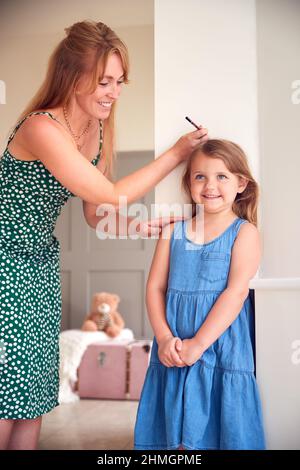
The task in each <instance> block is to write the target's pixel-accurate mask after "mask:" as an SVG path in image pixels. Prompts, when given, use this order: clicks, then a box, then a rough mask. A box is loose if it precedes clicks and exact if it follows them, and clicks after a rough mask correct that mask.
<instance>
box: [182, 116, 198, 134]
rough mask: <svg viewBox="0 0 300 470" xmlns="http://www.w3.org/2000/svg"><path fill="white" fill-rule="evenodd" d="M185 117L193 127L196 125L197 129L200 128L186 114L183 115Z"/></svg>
mask: <svg viewBox="0 0 300 470" xmlns="http://www.w3.org/2000/svg"><path fill="white" fill-rule="evenodd" d="M185 119H186V120H187V121H189V122H190V123H191V124H192V125H193V126H194V127H196V129H198V131H199V130H200V129H201V127H199V126H197V124H195V123H194V122H193V121H192V120H191V119H190V118H189V117H188V116H185Z"/></svg>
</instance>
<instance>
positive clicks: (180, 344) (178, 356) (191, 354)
mask: <svg viewBox="0 0 300 470" xmlns="http://www.w3.org/2000/svg"><path fill="white" fill-rule="evenodd" d="M203 352H204V351H203V348H202V346H201V344H200V343H199V341H197V340H196V338H190V339H184V340H181V339H180V338H178V337H175V336H173V335H172V334H170V335H167V336H164V337H163V338H162V339H161V340H160V341H158V357H159V359H160V361H161V362H162V364H163V365H164V366H166V367H186V366H192V365H193V364H195V362H197V361H198V360H199V359H200V358H201V356H202V354H203Z"/></svg>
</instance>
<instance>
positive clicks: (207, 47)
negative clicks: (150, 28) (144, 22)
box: [155, 0, 259, 203]
mask: <svg viewBox="0 0 300 470" xmlns="http://www.w3.org/2000/svg"><path fill="white" fill-rule="evenodd" d="M170 15H171V21H170ZM256 100H257V88H256V23H255V1H254V0H248V1H246V2H243V1H240V0H226V1H224V0H210V1H207V0H185V1H182V0H164V1H160V0H157V1H156V3H155V150H156V154H159V153H160V152H162V151H163V150H164V149H166V148H167V147H168V146H169V145H171V144H172V143H173V142H174V141H175V140H176V139H177V138H178V137H179V136H180V135H181V134H184V133H186V132H189V131H192V130H194V128H193V127H192V126H191V125H190V124H189V123H188V122H187V121H186V120H185V119H184V117H185V116H186V115H188V116H189V117H190V118H191V119H192V120H193V121H194V122H196V123H201V124H203V125H204V126H206V127H208V129H209V132H210V136H211V137H222V138H227V139H231V140H233V141H237V142H238V143H239V144H240V145H241V146H242V147H243V148H244V149H245V151H246V152H247V153H248V155H249V160H250V162H251V166H252V169H253V171H254V174H255V175H256V176H258V174H259V165H258V140H257V101H256ZM181 171H182V169H176V170H175V171H174V172H173V173H172V174H171V175H170V176H169V177H168V178H166V179H165V180H164V181H163V182H161V183H160V184H159V185H158V187H157V189H156V202H157V203H164V202H175V201H182V196H181V193H180V184H179V175H180V174H181Z"/></svg>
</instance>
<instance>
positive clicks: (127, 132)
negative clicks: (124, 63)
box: [0, 0, 154, 151]
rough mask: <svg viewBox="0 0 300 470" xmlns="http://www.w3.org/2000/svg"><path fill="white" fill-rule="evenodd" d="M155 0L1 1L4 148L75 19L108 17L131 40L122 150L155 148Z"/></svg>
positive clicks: (120, 116)
mask: <svg viewBox="0 0 300 470" xmlns="http://www.w3.org/2000/svg"><path fill="white" fill-rule="evenodd" d="M153 10H154V5H153V0H143V2H142V3H141V2H140V1H139V0H126V1H124V0H110V1H109V2H108V1H107V0H85V1H84V2H82V1H81V0H63V1H61V0H52V1H51V2H41V1H40V0H26V2H24V1H23V0H14V1H13V2H12V1H10V0H3V1H1V3H0V18H1V28H0V55H1V69H0V80H2V81H3V82H4V83H5V85H6V104H1V100H0V148H1V149H3V148H4V145H5V144H6V140H7V138H8V133H9V129H10V128H11V126H12V125H13V124H14V122H15V120H16V119H17V116H18V115H19V114H20V113H21V111H22V110H23V108H24V107H25V106H26V104H27V103H28V101H29V100H30V99H31V97H32V96H33V94H34V93H35V92H36V90H37V89H38V87H39V86H40V84H41V82H42V80H43V79H44V76H45V73H46V67H47V61H48V58H49V56H50V54H51V52H52V50H53V49H54V47H55V46H56V44H57V43H58V42H59V41H60V40H61V39H62V38H63V37H64V35H65V33H64V28H66V27H67V26H70V25H72V24H73V23H74V22H76V21H81V20H84V19H92V20H95V21H103V22H105V23H107V24H108V25H109V26H110V27H111V28H112V29H114V30H115V31H116V32H117V33H118V34H119V35H120V37H121V38H122V39H124V41H125V42H126V43H127V45H128V48H129V53H130V62H131V74H130V78H131V83H130V84H129V85H127V86H125V87H124V94H123V96H121V98H120V102H119V106H118V111H117V126H116V127H117V128H118V133H117V144H118V150H119V151H128V150H153V146H154V127H153V120H154V110H153V92H154V91H153V83H154V82H153V52H154V51H153V19H154V11H153Z"/></svg>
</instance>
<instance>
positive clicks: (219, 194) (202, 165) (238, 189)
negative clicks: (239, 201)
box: [190, 153, 247, 213]
mask: <svg viewBox="0 0 300 470" xmlns="http://www.w3.org/2000/svg"><path fill="white" fill-rule="evenodd" d="M246 186H247V181H246V180H245V179H244V178H241V177H239V176H237V175H235V174H233V173H231V172H230V171H229V170H228V168H227V167H226V165H225V163H224V162H223V160H221V159H220V158H212V157H207V156H206V155H204V154H202V153H199V154H197V155H196V156H195V158H194V159H193V161H192V164H191V173H190V187H191V196H192V199H193V201H194V202H196V203H197V204H203V205H204V212H207V213H217V212H223V211H227V210H231V208H232V204H233V202H234V200H235V198H236V195H237V193H242V192H243V191H244V189H245V188H246Z"/></svg>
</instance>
